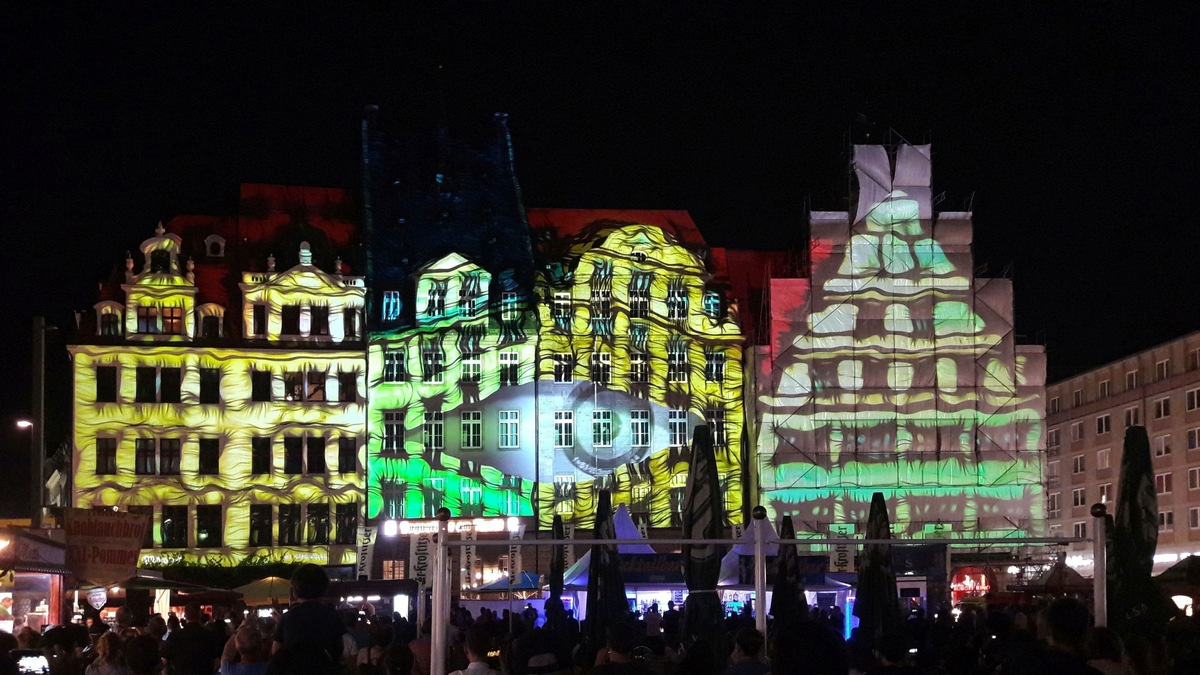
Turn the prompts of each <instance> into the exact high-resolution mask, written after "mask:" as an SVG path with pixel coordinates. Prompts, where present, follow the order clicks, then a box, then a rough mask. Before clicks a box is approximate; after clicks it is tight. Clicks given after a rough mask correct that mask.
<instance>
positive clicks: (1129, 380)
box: [1125, 370, 1138, 391]
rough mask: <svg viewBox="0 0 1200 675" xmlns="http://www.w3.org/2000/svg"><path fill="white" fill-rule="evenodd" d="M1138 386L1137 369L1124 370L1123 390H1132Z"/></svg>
mask: <svg viewBox="0 0 1200 675" xmlns="http://www.w3.org/2000/svg"><path fill="white" fill-rule="evenodd" d="M1137 386H1138V371H1136V370H1129V371H1126V372H1125V391H1132V390H1134V389H1137Z"/></svg>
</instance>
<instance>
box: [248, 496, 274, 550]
mask: <svg viewBox="0 0 1200 675" xmlns="http://www.w3.org/2000/svg"><path fill="white" fill-rule="evenodd" d="M271 511H272V509H271V505H270V504H251V505H250V541H249V542H247V543H249V544H250V545H251V546H270V545H271V522H272V521H273V518H272V517H271V515H272V514H271Z"/></svg>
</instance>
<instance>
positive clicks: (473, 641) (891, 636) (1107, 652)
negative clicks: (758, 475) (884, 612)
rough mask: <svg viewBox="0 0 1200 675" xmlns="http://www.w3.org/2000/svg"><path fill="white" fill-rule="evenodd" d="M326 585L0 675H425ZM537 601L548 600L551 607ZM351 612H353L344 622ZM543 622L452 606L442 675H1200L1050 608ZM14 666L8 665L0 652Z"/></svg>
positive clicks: (48, 645)
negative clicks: (851, 617) (872, 617)
mask: <svg viewBox="0 0 1200 675" xmlns="http://www.w3.org/2000/svg"><path fill="white" fill-rule="evenodd" d="M328 583H329V580H328V577H326V575H325V572H324V571H323V570H322V569H321V568H320V567H317V566H314V565H305V566H301V567H300V568H299V569H298V570H297V572H296V574H295V575H294V576H293V578H292V603H291V605H290V607H289V608H288V610H287V611H286V612H275V613H273V615H272V616H269V617H259V616H256V615H254V614H251V613H243V612H237V611H234V612H232V613H229V614H228V616H227V615H226V612H224V611H222V610H221V609H220V608H216V607H214V608H213V612H212V613H211V614H209V613H205V612H203V611H201V608H200V607H199V606H197V605H189V606H187V607H186V608H185V610H184V612H183V617H182V618H181V619H180V618H177V617H175V616H174V615H171V616H168V617H166V618H164V617H162V616H160V615H152V616H150V617H149V618H148V620H144V621H142V622H141V625H135V621H134V620H133V614H132V613H131V612H129V611H128V610H125V609H122V610H120V611H118V612H117V621H116V624H115V625H114V626H111V627H109V626H103V625H100V626H97V630H92V631H89V629H88V627H87V626H85V625H83V624H80V623H74V624H68V625H64V626H57V627H53V628H50V629H49V630H46V631H45V632H44V633H41V634H39V633H37V632H35V631H33V630H32V629H23V630H22V631H20V632H19V633H18V634H17V635H16V636H13V635H11V634H8V633H3V634H0V675H5V674H6V673H17V672H19V671H18V670H17V657H20V656H27V655H30V654H39V655H42V656H44V657H45V663H46V664H47V665H48V668H49V670H48V672H50V673H54V674H55V675H58V674H60V673H61V674H63V675H213V674H214V673H219V674H220V675H263V674H271V675H275V674H284V675H286V674H291V675H307V674H308V673H314V674H316V673H319V674H320V675H431V663H432V661H433V659H432V649H433V644H432V641H431V637H430V631H429V626H428V624H426V625H425V626H422V627H420V628H421V630H418V626H416V625H415V624H413V623H410V622H409V621H407V620H406V619H404V618H403V617H401V616H400V615H398V614H393V615H390V616H389V615H384V614H383V613H378V614H377V613H376V612H375V611H374V609H373V608H372V607H370V606H369V605H363V606H359V607H355V608H353V609H349V608H346V607H340V608H339V607H336V606H334V605H332V604H329V603H327V602H324V601H323V600H322V598H323V597H324V595H325V591H326V588H327V587H328ZM547 604H548V605H549V604H550V603H547ZM348 609H349V611H347V610H348ZM546 609H548V610H550V611H549V612H548V614H549V615H550V617H551V619H550V620H549V621H548V620H547V619H546V618H545V617H543V616H542V615H541V614H540V613H539V612H538V611H537V610H536V609H535V608H534V607H533V606H532V604H530V605H527V606H526V607H525V608H524V610H523V611H520V612H514V613H511V614H510V613H509V612H508V611H503V612H501V613H497V612H493V611H491V610H489V609H487V608H486V607H485V608H482V609H481V610H480V611H479V614H478V615H473V614H472V613H471V612H470V611H468V610H466V609H465V608H461V607H455V608H454V609H453V610H452V612H451V619H450V625H449V627H448V644H447V645H446V654H445V664H446V670H447V672H448V673H452V674H453V675H585V674H587V673H593V674H594V675H764V674H766V673H770V674H772V675H793V674H795V675H800V674H804V675H851V674H854V675H876V674H878V675H921V674H929V675H934V674H938V675H940V674H943V673H944V674H947V675H955V674H962V675H1010V674H1012V673H1016V674H1017V675H1038V674H1040V673H1053V674H1054V675H1072V674H1074V673H1087V674H1093V673H1101V674H1103V675H1175V674H1183V673H1200V624H1197V622H1196V620H1195V619H1193V618H1191V617H1182V616H1181V617H1178V618H1177V619H1175V620H1174V621H1172V622H1171V624H1170V625H1169V626H1168V629H1167V631H1166V632H1165V633H1162V632H1161V631H1160V632H1157V633H1155V632H1150V631H1138V630H1131V631H1128V632H1126V633H1125V634H1124V635H1123V636H1118V635H1117V634H1116V633H1114V632H1113V631H1111V630H1108V629H1106V628H1102V627H1099V628H1098V627H1095V626H1093V625H1092V624H1093V621H1092V617H1091V615H1090V611H1089V609H1088V608H1087V607H1086V606H1085V605H1083V604H1082V603H1080V602H1079V601H1077V600H1074V599H1070V598H1059V599H1057V600H1054V601H1053V602H1051V603H1049V604H1048V605H1047V606H1045V607H1042V608H1039V609H1038V610H1036V611H1035V610H1033V609H1029V608H1025V609H1013V608H1010V609H1004V610H992V611H984V610H981V609H980V610H972V609H969V608H968V609H967V610H966V611H964V612H962V614H961V615H959V616H953V615H952V614H951V613H949V612H937V613H936V614H935V615H934V616H932V617H926V616H925V615H924V614H923V613H922V612H920V611H916V612H914V613H912V614H911V615H910V616H909V617H908V619H907V620H905V621H904V622H903V623H902V625H901V626H899V627H896V628H893V629H889V630H888V631H885V632H884V633H883V634H881V635H877V636H872V637H871V638H870V639H868V638H867V637H866V636H859V635H853V634H852V637H851V639H850V640H848V641H847V640H843V638H842V627H843V623H844V620H845V617H844V616H843V615H841V614H840V610H837V609H836V608H824V609H819V608H812V610H811V613H810V615H809V616H807V617H804V618H802V619H798V620H796V621H794V622H792V623H790V624H789V625H777V624H771V625H769V627H768V630H767V634H766V635H764V634H763V633H761V632H759V631H758V630H756V628H755V623H754V618H753V616H752V615H751V613H750V612H749V611H743V612H738V613H732V614H730V615H729V616H727V617H726V619H725V621H724V623H723V625H721V626H711V627H709V628H710V629H709V631H708V633H707V634H705V635H704V637H703V639H694V636H693V637H685V635H684V634H683V633H684V631H685V630H687V628H685V624H686V623H687V622H686V621H685V620H684V616H683V612H682V611H681V610H682V607H675V606H674V603H668V607H667V609H666V611H664V612H660V611H659V608H658V607H657V606H656V605H652V606H650V607H647V608H645V609H644V610H643V611H641V612H637V613H633V612H631V613H630V614H629V615H628V616H627V617H624V619H623V620H621V619H617V620H613V621H611V622H610V625H608V626H607V630H606V631H605V639H604V640H603V641H602V644H589V643H588V640H587V639H586V638H585V636H586V635H587V633H588V630H587V629H588V626H587V625H586V622H585V624H584V625H581V624H580V622H579V621H576V620H575V619H574V617H573V616H571V614H570V613H569V612H567V611H564V610H563V609H562V607H561V605H554V606H547V607H546ZM8 654H11V655H12V657H11V658H9V659H5V658H4V657H3V655H8Z"/></svg>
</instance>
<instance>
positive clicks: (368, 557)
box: [330, 527, 379, 579]
mask: <svg viewBox="0 0 1200 675" xmlns="http://www.w3.org/2000/svg"><path fill="white" fill-rule="evenodd" d="M378 532H379V528H377V527H359V528H358V539H357V541H358V565H357V568H356V569H355V573H354V578H355V579H370V578H371V563H373V562H374V561H375V537H376V536H377V535H378ZM330 550H332V548H331V549H330Z"/></svg>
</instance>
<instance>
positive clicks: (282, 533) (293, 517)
mask: <svg viewBox="0 0 1200 675" xmlns="http://www.w3.org/2000/svg"><path fill="white" fill-rule="evenodd" d="M301 523H302V521H301V515H300V505H299V504H280V505H279V545H280V546H296V545H297V544H299V543H300V526H301Z"/></svg>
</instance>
